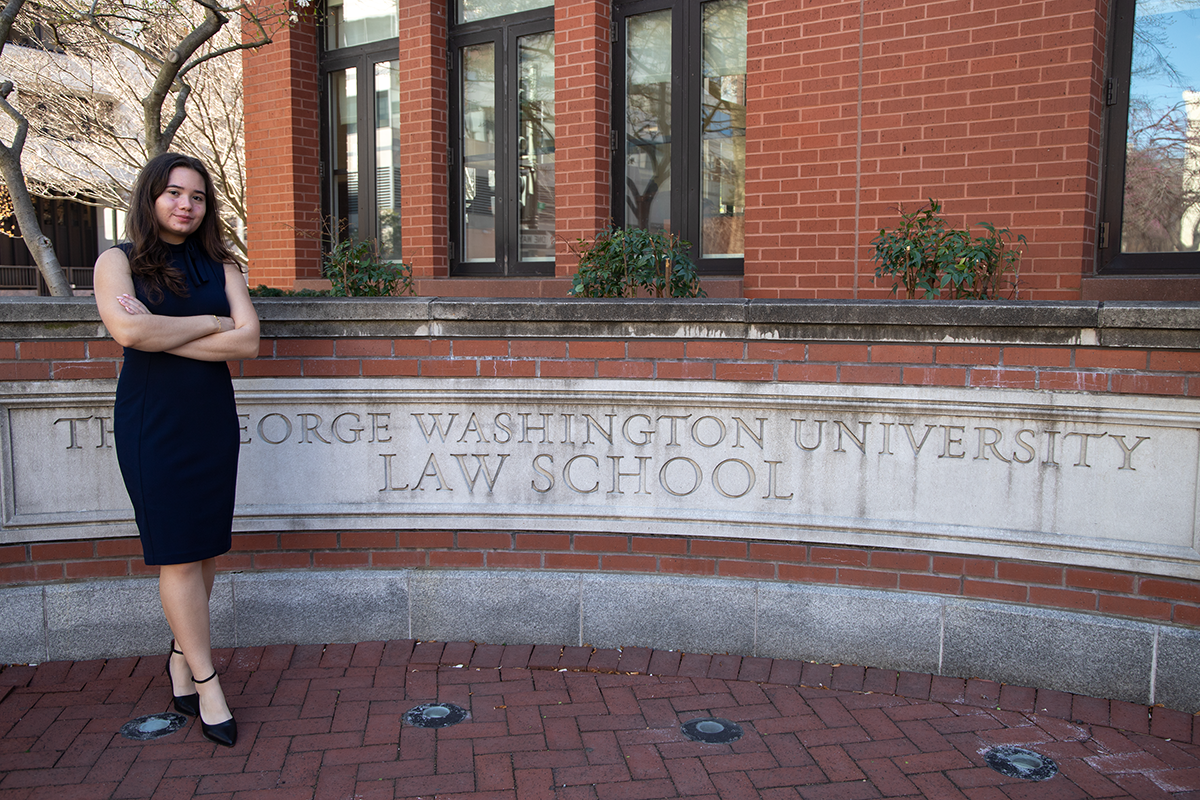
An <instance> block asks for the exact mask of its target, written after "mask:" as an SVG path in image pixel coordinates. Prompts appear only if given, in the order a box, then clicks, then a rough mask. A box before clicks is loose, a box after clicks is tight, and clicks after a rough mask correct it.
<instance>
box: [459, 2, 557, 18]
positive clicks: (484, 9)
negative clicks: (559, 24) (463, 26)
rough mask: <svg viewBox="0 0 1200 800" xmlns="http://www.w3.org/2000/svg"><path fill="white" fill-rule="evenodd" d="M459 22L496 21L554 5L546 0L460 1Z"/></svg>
mask: <svg viewBox="0 0 1200 800" xmlns="http://www.w3.org/2000/svg"><path fill="white" fill-rule="evenodd" d="M457 5H458V21H459V22H474V21H475V20H480V19H495V18H496V17H503V16H504V15H506V14H515V13H517V12H518V11H532V10H533V9H535V8H545V7H547V6H551V5H553V3H547V2H546V0H459V2H458V3H457Z"/></svg>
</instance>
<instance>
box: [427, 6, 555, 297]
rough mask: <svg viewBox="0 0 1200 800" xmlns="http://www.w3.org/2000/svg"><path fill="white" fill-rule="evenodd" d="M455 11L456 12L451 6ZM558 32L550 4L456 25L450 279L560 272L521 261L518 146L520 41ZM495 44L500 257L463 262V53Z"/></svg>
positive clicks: (451, 41)
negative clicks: (481, 45) (518, 62)
mask: <svg viewBox="0 0 1200 800" xmlns="http://www.w3.org/2000/svg"><path fill="white" fill-rule="evenodd" d="M451 13H452V14H453V13H456V12H455V11H454V9H453V8H451ZM553 31H554V8H553V6H547V7H544V8H537V9H533V10H530V11H521V12H518V13H516V14H509V15H507V16H502V17H494V18H491V19H484V20H474V21H472V22H464V23H461V24H457V25H453V26H451V29H450V31H449V34H448V36H447V42H446V52H447V65H448V66H449V67H450V81H449V84H450V91H449V95H450V97H449V100H450V102H449V149H450V158H449V162H450V180H449V191H450V198H449V199H450V203H449V208H450V220H451V222H450V243H451V251H450V276H451V277H455V278H459V277H473V278H478V277H546V276H553V275H554V274H555V267H554V264H555V262H554V261H553V260H548V261H521V260H520V247H519V242H520V220H519V216H518V213H517V206H516V200H515V198H516V197H517V195H518V177H519V175H518V168H517V143H518V141H519V131H518V130H517V128H518V124H519V109H518V107H517V105H518V102H519V98H518V90H517V82H518V79H519V71H518V66H517V56H518V48H517V40H518V39H519V38H520V37H522V36H529V35H531V34H537V33H552V32H553ZM487 43H491V44H492V45H493V47H494V48H495V50H494V52H495V54H496V71H495V75H496V97H495V108H496V192H495V196H496V204H495V205H496V221H495V225H496V250H495V253H496V256H497V257H496V258H495V259H493V260H492V261H463V260H462V255H463V249H464V248H463V226H462V220H463V218H464V216H463V214H464V210H463V202H462V197H463V181H464V179H465V175H464V170H463V150H462V109H463V96H462V58H461V55H462V50H463V48H464V47H471V46H474V45H480V44H487Z"/></svg>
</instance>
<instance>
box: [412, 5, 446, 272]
mask: <svg viewBox="0 0 1200 800" xmlns="http://www.w3.org/2000/svg"><path fill="white" fill-rule="evenodd" d="M400 74H401V75H403V76H404V78H405V79H404V85H403V87H402V89H401V93H400V187H401V197H402V203H403V210H402V214H401V226H402V234H401V235H402V237H403V239H402V247H403V255H404V261H405V262H406V263H409V264H411V265H412V267H413V276H414V277H417V278H445V277H448V276H449V274H450V250H449V243H450V218H449V174H448V172H447V127H446V126H447V121H448V119H449V116H448V108H449V102H450V95H449V92H448V89H449V84H448V75H447V72H446V2H445V0H405V2H402V3H400Z"/></svg>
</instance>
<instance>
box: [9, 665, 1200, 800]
mask: <svg viewBox="0 0 1200 800" xmlns="http://www.w3.org/2000/svg"><path fill="white" fill-rule="evenodd" d="M219 656H220V658H219V669H220V670H221V673H222V683H223V685H224V687H225V690H226V692H227V693H228V695H229V698H230V705H231V706H232V707H233V708H234V709H235V712H236V714H237V719H238V727H239V730H240V732H241V736H240V740H239V742H238V744H237V746H236V747H235V748H233V749H224V748H219V747H217V746H215V745H212V744H210V743H208V742H206V741H205V740H204V739H203V738H202V737H201V736H200V731H199V726H198V725H196V724H195V723H194V722H190V723H189V725H188V726H187V727H186V728H185V729H183V730H180V731H177V732H175V733H173V734H171V735H169V736H166V737H164V738H161V739H158V740H154V741H149V742H137V741H132V740H129V739H126V738H124V737H123V736H121V735H120V733H119V729H120V726H121V725H122V724H124V723H125V722H126V721H128V720H130V719H132V718H134V717H137V716H141V715H145V714H152V713H157V712H161V711H164V710H166V709H167V708H168V707H169V703H170V684H169V683H168V681H167V679H166V675H165V673H164V668H165V663H166V656H165V653H164V655H158V656H150V657H143V658H121V659H110V660H106V661H105V660H98V661H81V662H54V663H47V664H41V665H38V666H36V667H35V666H11V667H8V668H6V669H4V670H3V671H0V800H34V799H35V798H56V800H59V799H61V800H68V799H70V798H114V799H117V798H121V799H123V798H165V799H170V800H174V799H175V798H190V797H193V796H196V797H203V798H213V800H314V799H315V800H378V799H379V798H388V799H389V800H391V798H433V797H437V798H458V799H460V800H468V798H469V799H470V800H502V799H504V798H510V799H511V798H520V800H550V799H551V798H560V799H561V800H577V799H578V800H582V799H584V798H587V799H589V800H590V799H591V798H597V799H603V800H610V799H611V800H653V798H669V797H689V798H697V799H698V800H701V799H702V800H716V799H717V798H720V799H721V800H736V799H737V798H764V799H766V800H784V798H792V799H793V800H794V799H795V798H805V799H806V800H807V799H810V798H811V799H812V800H822V799H825V798H828V799H829V800H856V799H857V798H877V797H887V798H931V799H933V798H937V799H938V800H940V799H941V798H970V799H971V800H1009V799H1011V800H1021V799H1025V798H1028V799H1030V800H1035V799H1036V800H1043V799H1044V800H1059V799H1060V798H1061V799H1062V800H1068V799H1069V798H1087V797H1095V798H1112V799H1113V800H1119V798H1138V799H1139V800H1155V799H1157V798H1175V799H1176V800H1185V799H1186V800H1200V716H1192V715H1188V714H1184V713H1182V712H1178V711H1172V710H1168V709H1163V708H1146V707H1145V706H1138V705H1134V704H1130V703H1122V702H1116V701H1112V702H1110V701H1107V700H1098V699H1095V698H1089V697H1081V696H1074V695H1069V694H1064V693H1062V692H1055V691H1047V690H1039V689H1032V688H1023V687H1018V686H1008V685H1000V684H997V683H993V682H990V681H982V680H960V679H952V678H943V677H938V676H931V675H918V674H912V673H897V672H891V671H886V670H876V669H863V668H861V667H854V666H840V665H827V664H811V663H806V662H797V661H784V660H772V659H768V658H742V657H739V656H729V655H716V656H707V655H696V654H691V653H688V654H682V653H678V652H672V651H663V650H648V649H644V648H625V649H624V650H620V651H618V650H593V649H592V648H590V647H558V646H553V647H552V646H541V645H539V646H531V645H529V646H511V645H510V646H499V645H476V644H474V643H471V642H449V643H442V642H414V641H390V642H363V643H360V644H332V645H328V646H324V647H322V646H319V645H312V646H309V645H305V646H290V645H289V646H272V647H253V648H239V649H237V650H225V651H220V653H219ZM435 700H436V701H439V702H446V703H454V704H456V705H459V706H462V707H463V708H466V709H468V710H469V712H470V719H468V720H466V721H465V722H462V723H460V724H458V725H455V726H452V727H446V728H442V729H440V730H429V729H422V728H416V727H412V726H410V725H406V724H405V723H404V720H403V717H404V714H405V712H406V711H408V710H409V709H411V708H412V707H413V706H415V705H418V704H420V703H427V702H431V701H435ZM705 716H715V717H722V718H725V719H730V720H733V721H735V722H737V723H739V724H740V725H741V726H742V727H743V728H744V731H745V735H744V736H743V737H742V738H741V739H740V740H738V741H736V742H734V743H732V744H703V743H698V742H693V741H690V740H688V739H687V738H685V737H684V736H683V734H682V733H681V731H680V725H681V724H683V723H684V722H687V721H688V720H690V719H694V718H696V717H705ZM1001 744H1011V745H1019V746H1022V747H1025V748H1028V749H1031V750H1035V751H1037V752H1039V753H1041V754H1043V755H1045V756H1048V757H1050V758H1053V759H1054V760H1055V761H1056V763H1057V765H1058V768H1059V774H1058V775H1056V776H1055V777H1053V778H1051V779H1050V780H1047V781H1042V782H1031V781H1025V780H1021V779H1019V778H1010V777H1005V776H1004V775H1002V774H1000V773H999V772H996V771H994V770H992V769H990V768H989V767H987V766H986V764H985V762H984V760H983V756H982V752H983V751H985V750H986V749H987V748H989V747H992V746H995V745H1001Z"/></svg>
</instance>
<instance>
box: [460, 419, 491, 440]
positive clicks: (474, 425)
mask: <svg viewBox="0 0 1200 800" xmlns="http://www.w3.org/2000/svg"><path fill="white" fill-rule="evenodd" d="M470 433H474V434H475V443H476V444H479V443H482V442H487V440H488V438H487V436H486V435H484V433H483V429H482V428H480V426H479V418H478V417H476V416H475V412H473V411H472V412H471V416H470V418H469V419H468V420H467V426H466V427H465V428H463V433H462V436H460V437H458V441H460V442H463V441H466V438H467V434H470Z"/></svg>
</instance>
